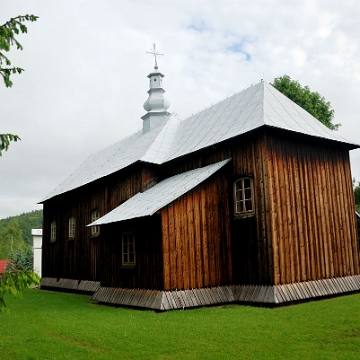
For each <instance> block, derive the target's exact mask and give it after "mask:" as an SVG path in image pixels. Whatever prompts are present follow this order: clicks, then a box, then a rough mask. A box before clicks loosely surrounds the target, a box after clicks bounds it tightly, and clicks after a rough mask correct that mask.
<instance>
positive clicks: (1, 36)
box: [0, 15, 38, 87]
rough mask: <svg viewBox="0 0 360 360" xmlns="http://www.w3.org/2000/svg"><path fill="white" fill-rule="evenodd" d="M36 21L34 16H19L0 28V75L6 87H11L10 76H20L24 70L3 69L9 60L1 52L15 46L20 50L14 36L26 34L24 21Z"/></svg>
mask: <svg viewBox="0 0 360 360" xmlns="http://www.w3.org/2000/svg"><path fill="white" fill-rule="evenodd" d="M37 19H38V17H37V16H35V15H19V16H18V17H16V18H12V19H10V20H9V21H8V22H6V23H5V24H4V25H2V26H0V74H1V75H2V77H3V80H4V83H5V86H6V87H11V86H12V85H13V83H12V81H11V80H10V75H11V74H16V73H18V74H21V72H22V71H24V69H22V68H19V67H12V68H9V67H3V64H5V65H6V66H10V65H11V61H10V59H9V58H8V57H7V56H5V54H4V53H3V51H2V50H5V51H6V52H7V51H10V48H11V46H13V45H15V46H16V48H17V49H18V50H22V49H23V47H22V45H21V44H20V43H19V42H18V41H17V39H16V38H15V35H18V34H20V33H27V27H26V25H25V24H24V22H25V21H31V22H33V21H36V20H37Z"/></svg>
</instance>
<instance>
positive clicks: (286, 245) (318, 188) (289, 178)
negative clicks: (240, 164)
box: [266, 135, 359, 285]
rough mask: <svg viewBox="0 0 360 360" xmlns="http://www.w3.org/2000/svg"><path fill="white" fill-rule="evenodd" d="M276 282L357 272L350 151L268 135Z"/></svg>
mask: <svg viewBox="0 0 360 360" xmlns="http://www.w3.org/2000/svg"><path fill="white" fill-rule="evenodd" d="M266 156H267V160H266V163H267V173H268V175H267V179H268V189H269V190H268V191H269V198H270V202H269V205H270V207H269V210H270V222H271V223H270V226H269V229H270V230H271V238H272V243H273V252H274V255H273V261H274V283H275V285H277V284H286V283H294V282H301V281H307V280H317V279H323V278H333V277H341V276H348V275H354V274H359V248H358V242H357V236H356V224H355V219H354V216H353V213H354V197H353V189H352V179H351V172H350V161H349V155H348V151H347V150H342V149H339V148H335V147H329V146H325V145H321V144H316V145H315V144H314V143H307V142H299V141H291V140H287V139H285V138H283V137H280V138H279V137H275V136H270V135H269V136H267V155H266Z"/></svg>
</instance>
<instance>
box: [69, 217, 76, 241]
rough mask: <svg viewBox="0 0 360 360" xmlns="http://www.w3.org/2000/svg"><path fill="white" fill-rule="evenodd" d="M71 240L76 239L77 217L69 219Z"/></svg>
mask: <svg viewBox="0 0 360 360" xmlns="http://www.w3.org/2000/svg"><path fill="white" fill-rule="evenodd" d="M69 239H75V217H74V216H71V217H70V218H69Z"/></svg>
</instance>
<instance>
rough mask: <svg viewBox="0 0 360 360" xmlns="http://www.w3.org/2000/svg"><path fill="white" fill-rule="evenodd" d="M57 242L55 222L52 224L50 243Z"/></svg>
mask: <svg viewBox="0 0 360 360" xmlns="http://www.w3.org/2000/svg"><path fill="white" fill-rule="evenodd" d="M55 240H56V221H55V220H53V221H52V222H51V224H50V241H51V242H54V241H55Z"/></svg>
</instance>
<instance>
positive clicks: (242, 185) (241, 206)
mask: <svg viewBox="0 0 360 360" xmlns="http://www.w3.org/2000/svg"><path fill="white" fill-rule="evenodd" d="M253 183H254V181H253V178H252V177H249V176H246V177H242V178H240V179H238V180H236V181H235V183H234V213H235V216H239V217H243V216H248V215H252V214H254V213H255V204H254V185H253Z"/></svg>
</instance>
